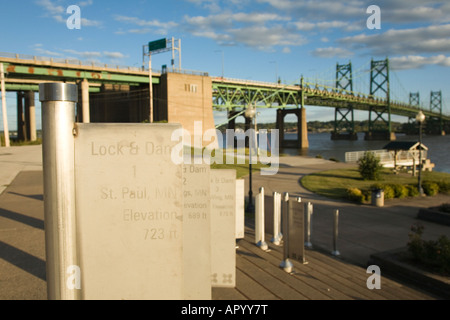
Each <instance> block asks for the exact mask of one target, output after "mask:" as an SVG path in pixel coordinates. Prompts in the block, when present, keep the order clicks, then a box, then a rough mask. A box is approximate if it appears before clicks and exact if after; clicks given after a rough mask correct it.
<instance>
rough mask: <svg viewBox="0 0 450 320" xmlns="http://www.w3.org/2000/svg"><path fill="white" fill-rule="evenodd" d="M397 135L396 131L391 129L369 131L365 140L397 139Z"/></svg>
mask: <svg viewBox="0 0 450 320" xmlns="http://www.w3.org/2000/svg"><path fill="white" fill-rule="evenodd" d="M396 139H397V137H396V136H395V132H390V131H368V132H366V135H365V136H364V140H366V141H373V140H386V141H395V140H396Z"/></svg>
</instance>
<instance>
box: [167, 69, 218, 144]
mask: <svg viewBox="0 0 450 320" xmlns="http://www.w3.org/2000/svg"><path fill="white" fill-rule="evenodd" d="M161 84H162V85H163V87H164V86H167V115H168V119H167V120H168V121H169V122H170V123H181V125H182V126H183V128H184V129H186V130H187V131H189V132H190V134H191V138H192V140H191V145H193V144H194V142H193V139H194V123H195V122H199V121H200V122H201V126H202V134H204V133H205V131H206V130H208V129H214V128H215V124H214V117H213V108H212V80H211V78H210V77H207V76H200V75H189V74H179V73H167V74H164V75H162V77H161ZM210 143H211V142H210V141H203V147H205V146H208V145H210Z"/></svg>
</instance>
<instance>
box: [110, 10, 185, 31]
mask: <svg viewBox="0 0 450 320" xmlns="http://www.w3.org/2000/svg"><path fill="white" fill-rule="evenodd" d="M114 20H116V21H119V22H123V23H125V24H131V25H135V26H138V27H141V28H139V29H136V28H133V29H129V30H128V31H124V30H123V29H119V30H118V31H116V34H126V33H134V34H146V33H151V32H154V33H157V34H161V35H166V34H168V32H169V30H170V29H173V28H175V27H176V26H178V24H177V23H176V22H173V21H168V22H161V21H159V20H143V19H140V18H137V17H128V16H122V15H116V16H114Z"/></svg>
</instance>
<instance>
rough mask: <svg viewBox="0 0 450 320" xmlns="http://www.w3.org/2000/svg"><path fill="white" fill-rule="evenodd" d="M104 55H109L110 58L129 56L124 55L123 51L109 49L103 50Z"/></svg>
mask: <svg viewBox="0 0 450 320" xmlns="http://www.w3.org/2000/svg"><path fill="white" fill-rule="evenodd" d="M103 55H104V56H105V57H107V58H110V59H124V58H126V57H127V56H126V55H124V54H123V53H121V52H109V51H103Z"/></svg>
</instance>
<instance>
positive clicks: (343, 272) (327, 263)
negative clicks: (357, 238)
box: [212, 228, 437, 300]
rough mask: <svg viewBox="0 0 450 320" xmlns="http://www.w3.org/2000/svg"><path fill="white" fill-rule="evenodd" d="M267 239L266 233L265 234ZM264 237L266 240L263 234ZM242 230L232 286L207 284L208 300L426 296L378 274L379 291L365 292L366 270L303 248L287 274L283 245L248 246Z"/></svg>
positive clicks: (249, 235)
mask: <svg viewBox="0 0 450 320" xmlns="http://www.w3.org/2000/svg"><path fill="white" fill-rule="evenodd" d="M266 239H267V237H266ZM269 239H270V238H269ZM253 240H254V232H253V230H251V229H250V228H246V235H245V239H240V240H238V242H237V249H236V288H234V289H227V288H213V291H212V294H213V300H430V299H436V298H437V297H433V296H432V295H430V294H428V293H424V292H421V291H418V290H417V289H413V288H411V287H408V286H406V285H404V284H400V283H398V282H396V281H393V280H391V279H388V278H386V277H383V274H381V289H373V290H370V289H368V288H367V285H366V282H367V279H368V277H369V276H370V275H371V274H369V273H366V269H364V268H361V267H359V266H356V265H353V264H350V263H347V262H345V261H342V260H340V259H339V258H336V257H333V256H331V255H327V254H324V253H322V252H318V251H315V250H307V251H306V261H307V264H301V263H300V262H297V261H294V260H291V261H292V262H293V264H294V269H293V272H292V273H291V274H288V273H286V272H285V271H284V270H283V269H281V268H280V267H279V264H280V263H281V261H282V258H283V253H282V252H283V251H282V250H283V247H282V246H279V247H278V246H274V245H273V244H272V243H271V242H269V241H267V243H268V245H269V250H267V251H263V250H261V249H259V248H258V247H257V246H256V245H255V244H254V241H253Z"/></svg>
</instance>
